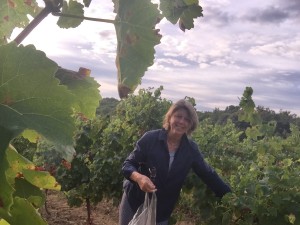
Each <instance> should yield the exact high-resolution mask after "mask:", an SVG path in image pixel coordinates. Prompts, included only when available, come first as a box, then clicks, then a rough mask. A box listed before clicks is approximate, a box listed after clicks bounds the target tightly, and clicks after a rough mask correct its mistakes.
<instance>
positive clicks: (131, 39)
mask: <svg viewBox="0 0 300 225" xmlns="http://www.w3.org/2000/svg"><path fill="white" fill-rule="evenodd" d="M114 4H115V5H114V7H115V11H116V12H117V16H116V19H115V29H116V34H117V40H118V46H117V56H116V67H117V69H118V91H119V96H120V98H124V97H126V96H127V95H128V94H129V93H130V92H133V91H134V90H135V89H136V87H137V86H138V85H139V84H140V83H141V78H142V77H143V76H144V73H145V71H146V70H147V69H148V67H149V66H151V65H153V61H154V54H155V49H154V46H155V45H157V44H159V43H160V39H161V35H160V34H159V30H158V29H155V25H156V24H157V23H158V22H159V21H160V19H161V15H160V12H159V10H158V8H157V7H158V6H157V4H153V3H151V1H148V0H119V1H117V0H114Z"/></svg>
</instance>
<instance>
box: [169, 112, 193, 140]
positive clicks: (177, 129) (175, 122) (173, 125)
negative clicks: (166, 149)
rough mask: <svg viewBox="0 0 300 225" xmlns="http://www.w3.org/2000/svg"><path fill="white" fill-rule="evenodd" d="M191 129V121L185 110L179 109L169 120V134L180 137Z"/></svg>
mask: <svg viewBox="0 0 300 225" xmlns="http://www.w3.org/2000/svg"><path fill="white" fill-rule="evenodd" d="M190 127H191V119H190V117H189V114H188V112H187V111H186V110H185V109H179V110H177V111H176V112H175V113H173V114H172V116H171V118H170V132H171V133H172V134H175V135H180V136H182V135H183V134H185V133H187V131H188V130H189V129H190Z"/></svg>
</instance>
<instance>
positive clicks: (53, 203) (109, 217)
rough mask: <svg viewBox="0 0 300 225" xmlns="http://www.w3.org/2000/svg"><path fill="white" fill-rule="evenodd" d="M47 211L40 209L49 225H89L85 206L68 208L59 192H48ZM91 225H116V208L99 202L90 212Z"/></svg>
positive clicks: (109, 203)
mask: <svg viewBox="0 0 300 225" xmlns="http://www.w3.org/2000/svg"><path fill="white" fill-rule="evenodd" d="M47 211H48V212H49V213H50V214H48V213H47V212H46V210H45V207H42V208H41V209H40V213H41V215H42V217H43V218H44V219H45V220H46V221H47V222H48V224H49V225H89V224H88V223H87V222H86V221H87V210H86V208H85V206H81V207H78V208H77V207H72V208H71V207H69V206H68V204H67V201H66V198H65V197H64V195H63V194H62V193H60V192H48V195H47ZM92 220H93V225H118V208H117V207H115V206H113V205H112V203H111V202H104V201H103V202H100V203H99V204H98V205H97V207H96V208H94V209H93V211H92Z"/></svg>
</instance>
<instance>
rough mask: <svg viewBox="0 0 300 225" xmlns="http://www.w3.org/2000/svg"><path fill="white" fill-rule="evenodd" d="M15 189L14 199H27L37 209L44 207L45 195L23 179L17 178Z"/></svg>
mask: <svg viewBox="0 0 300 225" xmlns="http://www.w3.org/2000/svg"><path fill="white" fill-rule="evenodd" d="M15 189H16V191H15V193H14V197H16V196H18V197H20V198H25V199H27V200H28V201H29V202H31V204H33V206H34V207H36V208H40V207H42V206H43V204H44V203H45V200H46V196H45V193H44V192H43V191H42V190H41V189H40V188H38V187H36V186H34V185H32V184H31V183H29V182H28V181H27V180H25V179H23V178H17V179H16V180H15Z"/></svg>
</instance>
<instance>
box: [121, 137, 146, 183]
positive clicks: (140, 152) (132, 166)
mask: <svg viewBox="0 0 300 225" xmlns="http://www.w3.org/2000/svg"><path fill="white" fill-rule="evenodd" d="M147 139H148V137H147V133H146V134H144V135H143V137H141V139H139V140H138V141H137V143H136V145H135V148H134V150H133V151H132V152H131V153H130V154H129V155H128V157H127V158H126V159H125V161H124V162H123V165H122V174H123V176H124V177H125V178H126V179H128V180H130V178H129V177H130V176H131V174H132V173H133V172H134V171H138V170H139V166H140V163H141V162H144V161H145V159H146V146H147V145H146V143H147Z"/></svg>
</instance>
